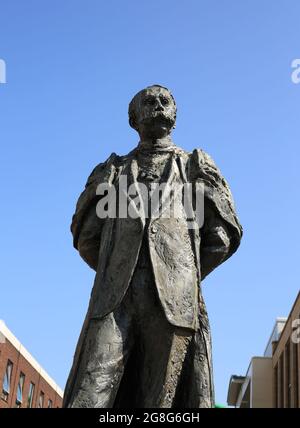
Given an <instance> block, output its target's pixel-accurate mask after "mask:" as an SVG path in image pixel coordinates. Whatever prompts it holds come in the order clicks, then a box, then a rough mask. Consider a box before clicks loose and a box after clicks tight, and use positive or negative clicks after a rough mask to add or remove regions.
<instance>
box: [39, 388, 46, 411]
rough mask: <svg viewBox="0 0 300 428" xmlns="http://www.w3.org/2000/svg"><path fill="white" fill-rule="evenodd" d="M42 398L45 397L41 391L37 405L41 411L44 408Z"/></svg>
mask: <svg viewBox="0 0 300 428" xmlns="http://www.w3.org/2000/svg"><path fill="white" fill-rule="evenodd" d="M44 397H45V394H44V393H43V391H41V392H40V396H39V405H38V408H39V409H42V408H43V407H44Z"/></svg>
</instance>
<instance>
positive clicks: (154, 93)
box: [128, 85, 177, 138]
mask: <svg viewBox="0 0 300 428" xmlns="http://www.w3.org/2000/svg"><path fill="white" fill-rule="evenodd" d="M176 112H177V108H176V102H175V99H174V97H173V95H172V94H171V92H170V91H169V90H168V89H167V88H165V87H163V86H160V85H152V86H148V87H147V88H145V89H142V90H141V91H140V92H138V93H137V94H136V95H135V96H134V97H133V99H132V100H131V102H130V104H129V112H128V113H129V124H130V126H131V127H132V128H134V129H135V130H136V131H137V132H138V133H139V134H140V136H141V137H147V138H149V137H150V138H151V137H152V138H162V137H164V136H167V135H169V134H170V133H171V131H172V129H173V128H175V122H176Z"/></svg>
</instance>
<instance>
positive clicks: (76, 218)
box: [71, 154, 115, 270]
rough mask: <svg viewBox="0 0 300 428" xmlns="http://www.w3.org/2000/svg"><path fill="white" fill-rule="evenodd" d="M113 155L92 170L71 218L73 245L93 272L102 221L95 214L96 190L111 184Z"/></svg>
mask: <svg viewBox="0 0 300 428" xmlns="http://www.w3.org/2000/svg"><path fill="white" fill-rule="evenodd" d="M114 155H115V154H112V155H111V157H110V158H109V159H108V160H107V161H106V162H104V163H101V164H99V165H97V166H96V168H94V170H93V171H92V173H91V174H90V176H89V178H88V180H87V183H86V185H85V189H84V191H83V192H82V193H81V195H80V196H79V199H78V201H77V204H76V210H75V214H74V215H73V218H72V224H71V232H72V235H73V245H74V247H75V248H76V249H77V250H78V251H79V254H80V256H81V257H82V258H83V260H84V261H85V262H86V263H87V264H88V265H89V266H90V267H91V268H92V269H94V270H97V265H98V257H99V247H100V239H101V231H102V227H103V222H104V219H100V218H99V217H98V216H97V213H96V205H97V203H98V201H99V199H100V196H97V194H96V189H97V187H98V185H99V184H101V183H104V182H111V180H112V176H114V172H115V169H114V165H113V162H112V161H113V158H114Z"/></svg>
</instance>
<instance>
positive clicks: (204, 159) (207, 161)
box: [189, 149, 220, 172]
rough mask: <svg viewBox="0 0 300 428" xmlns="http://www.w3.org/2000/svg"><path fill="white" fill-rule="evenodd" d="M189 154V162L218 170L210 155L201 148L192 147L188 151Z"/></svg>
mask: <svg viewBox="0 0 300 428" xmlns="http://www.w3.org/2000/svg"><path fill="white" fill-rule="evenodd" d="M189 155H190V162H192V163H193V164H195V165H198V167H204V168H205V167H206V168H212V169H214V170H216V171H218V172H220V171H219V168H218V167H217V165H216V164H215V162H214V160H213V159H212V157H211V156H210V155H209V154H208V153H206V152H205V151H204V150H202V149H194V150H193V151H192V152H190V153H189Z"/></svg>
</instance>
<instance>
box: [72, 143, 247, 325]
mask: <svg viewBox="0 0 300 428" xmlns="http://www.w3.org/2000/svg"><path fill="white" fill-rule="evenodd" d="M137 150H138V149H134V150H133V151H132V152H131V153H129V154H128V155H126V156H117V155H116V154H115V153H113V154H112V155H111V156H110V157H109V158H108V159H107V160H106V162H104V163H101V164H99V165H98V166H96V168H95V169H94V170H93V172H92V173H91V175H90V176H89V178H88V181H87V184H86V187H85V190H84V191H83V192H82V194H81V195H80V197H79V200H78V202H77V206H76V212H75V214H74V216H73V220H72V225H71V231H72V234H73V237H74V246H75V248H77V249H78V250H79V253H80V255H81V256H82V257H83V259H84V260H85V261H86V262H87V263H88V264H89V265H90V266H91V267H92V268H93V269H94V270H95V271H96V276H95V282H94V286H93V290H92V293H91V299H90V305H89V310H88V314H87V319H86V321H87V320H88V319H91V318H103V317H104V316H105V315H107V314H108V313H110V312H111V311H113V310H114V309H115V308H116V307H117V306H118V305H119V304H120V303H121V301H122V299H123V297H124V295H125V293H126V291H127V289H128V287H129V285H130V281H131V278H132V275H133V273H134V269H135V266H136V263H137V260H138V257H139V251H140V248H141V244H142V240H143V236H144V233H147V235H148V243H149V253H150V259H151V264H152V267H153V274H154V279H155V285H156V287H157V291H158V295H159V298H160V302H161V305H162V307H163V310H164V312H165V315H166V317H167V319H168V321H169V322H170V323H171V324H173V325H175V326H178V327H184V328H189V329H192V330H196V329H197V325H198V319H199V316H200V317H201V316H205V314H206V311H205V307H204V303H203V300H202V297H201V293H200V282H201V279H203V278H204V277H205V276H206V275H207V274H208V273H210V272H211V271H212V270H213V269H214V268H215V267H217V266H218V265H219V264H221V263H222V262H224V261H225V260H226V259H228V258H229V257H230V256H231V255H232V254H233V253H234V252H235V251H236V250H237V248H238V246H239V243H240V239H241V236H242V228H241V226H240V224H239V221H238V219H237V216H236V213H235V208H234V204H233V200H232V196H231V193H230V190H229V187H228V185H227V183H226V181H225V180H224V178H223V177H222V176H221V173H220V171H219V169H218V168H217V167H216V165H215V164H214V162H213V161H212V159H211V158H210V157H209V156H208V155H207V154H206V153H205V152H203V151H202V150H194V151H193V152H192V153H187V152H185V151H183V150H182V149H180V148H178V147H175V148H174V150H173V151H172V155H171V160H170V162H169V165H168V170H167V177H168V179H167V181H168V183H174V182H175V181H176V182H178V183H185V182H189V183H195V182H198V183H202V184H203V185H204V189H205V193H204V196H205V198H204V224H203V226H202V227H201V228H200V227H195V228H194V229H188V227H187V220H186V219H185V218H163V216H159V217H158V218H154V219H150V221H149V227H145V225H146V221H145V218H144V217H143V215H142V214H141V213H139V215H138V216H137V218H135V219H134V218H131V217H128V218H118V217H117V218H106V219H100V218H98V216H97V214H96V205H97V203H98V201H99V199H100V196H97V194H96V189H97V186H98V185H99V184H100V183H108V184H109V185H114V186H115V188H117V189H118V182H119V179H120V176H121V175H126V176H127V178H128V183H129V184H131V183H136V182H137V177H138V173H139V167H138V163H137V156H136V155H137ZM117 193H118V192H117ZM129 198H130V197H129ZM191 205H192V206H193V202H192V201H191ZM202 311H203V313H201V312H202Z"/></svg>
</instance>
